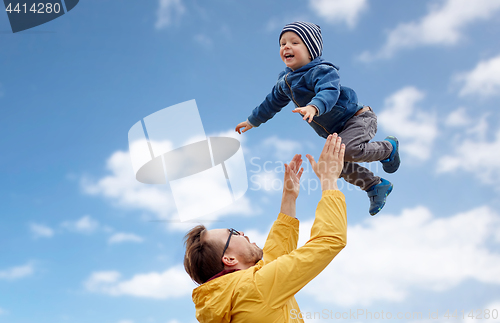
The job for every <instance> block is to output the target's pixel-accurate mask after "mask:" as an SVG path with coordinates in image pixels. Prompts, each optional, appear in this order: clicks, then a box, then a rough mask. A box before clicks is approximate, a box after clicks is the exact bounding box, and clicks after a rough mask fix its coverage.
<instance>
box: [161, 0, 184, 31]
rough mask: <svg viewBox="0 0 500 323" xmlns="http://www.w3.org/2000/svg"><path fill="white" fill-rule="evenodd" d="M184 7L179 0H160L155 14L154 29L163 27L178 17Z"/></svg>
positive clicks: (182, 12)
mask: <svg viewBox="0 0 500 323" xmlns="http://www.w3.org/2000/svg"><path fill="white" fill-rule="evenodd" d="M185 11H186V9H185V8H184V6H183V4H182V2H181V0H160V1H159V7H158V11H157V12H156V15H157V17H158V19H157V20H156V24H155V27H156V29H161V28H164V27H166V26H168V25H170V24H171V23H172V21H173V20H176V19H179V18H180V17H181V16H182V15H183V14H184V12H185Z"/></svg>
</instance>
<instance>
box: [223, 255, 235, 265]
mask: <svg viewBox="0 0 500 323" xmlns="http://www.w3.org/2000/svg"><path fill="white" fill-rule="evenodd" d="M222 263H223V264H224V265H225V266H227V267H234V266H236V265H237V264H238V259H236V258H235V257H231V256H226V255H224V257H222Z"/></svg>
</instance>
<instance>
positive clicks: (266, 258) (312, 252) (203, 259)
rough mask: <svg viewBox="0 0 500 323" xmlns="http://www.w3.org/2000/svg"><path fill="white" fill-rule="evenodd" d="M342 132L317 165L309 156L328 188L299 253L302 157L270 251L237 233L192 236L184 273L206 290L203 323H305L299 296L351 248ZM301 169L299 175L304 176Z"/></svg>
mask: <svg viewBox="0 0 500 323" xmlns="http://www.w3.org/2000/svg"><path fill="white" fill-rule="evenodd" d="M341 142H342V140H341V138H340V137H338V136H337V134H333V135H330V136H329V137H328V139H327V140H326V143H325V146H324V148H323V151H322V152H321V155H320V158H319V160H318V162H317V163H316V161H315V160H314V158H313V157H312V156H310V155H306V157H307V158H308V159H309V162H310V163H311V166H312V169H313V170H314V172H315V173H316V175H317V176H318V178H319V180H320V182H321V188H322V190H323V194H322V197H321V200H320V201H319V203H318V207H317V209H316V219H315V221H314V224H313V226H312V228H311V238H310V240H309V241H308V242H307V243H306V244H305V245H304V246H302V247H300V248H297V241H298V236H299V221H298V220H297V219H296V218H295V201H296V199H297V197H298V195H299V189H300V183H299V181H300V177H301V175H302V172H303V170H304V169H303V168H300V165H301V164H302V159H301V157H300V155H295V157H294V158H293V159H292V161H291V162H290V165H287V164H285V178H284V185H283V197H282V202H281V210H280V214H279V215H278V219H277V220H276V221H275V222H274V224H273V227H272V228H271V231H270V232H269V236H268V237H267V241H266V244H265V246H264V250H262V249H260V248H259V247H257V245H255V244H254V243H250V240H249V238H248V237H246V236H245V234H244V233H243V232H238V231H236V230H234V229H214V230H206V229H205V227H204V226H202V225H199V226H197V227H195V228H193V229H192V230H191V231H189V232H188V233H187V235H186V255H185V257H184V267H185V268H186V271H187V273H188V274H189V275H190V277H191V278H192V279H193V280H194V281H195V282H197V283H198V284H201V285H200V286H199V287H197V288H196V289H195V290H194V291H193V301H194V303H195V306H196V318H197V319H198V321H200V322H206V323H208V322H210V323H218V322H257V323H267V322H303V320H302V319H301V318H300V317H299V316H298V315H297V313H298V312H299V311H300V309H299V306H298V305H297V302H296V301H295V297H294V295H295V294H296V293H297V292H298V291H299V290H300V289H302V287H304V286H305V285H306V284H307V283H308V282H309V281H311V280H312V279H313V278H314V277H316V276H317V275H318V274H319V273H320V272H321V271H322V270H323V269H324V268H325V267H326V266H327V265H328V264H329V263H330V261H332V259H333V258H334V257H335V256H336V255H337V254H338V253H339V252H340V250H342V249H343V248H344V247H345V245H346V233H347V220H346V206H345V198H344V195H343V194H342V193H341V192H340V191H339V190H338V187H337V179H338V178H339V175H340V172H341V170H342V166H343V163H344V151H345V146H344V145H343V144H341ZM299 168H300V170H299Z"/></svg>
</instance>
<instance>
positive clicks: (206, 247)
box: [184, 225, 224, 284]
mask: <svg viewBox="0 0 500 323" xmlns="http://www.w3.org/2000/svg"><path fill="white" fill-rule="evenodd" d="M206 233H207V228H205V226H204V225H197V226H196V227H194V228H192V229H191V230H189V232H188V233H187V234H186V236H185V237H184V244H185V245H186V254H185V255H184V268H185V269H186V272H187V273H188V275H189V276H190V277H191V279H192V280H194V281H195V282H197V283H198V284H203V283H205V282H206V281H207V280H209V279H210V278H211V277H213V276H215V275H217V274H218V273H220V272H221V271H223V270H224V264H223V263H222V259H221V258H222V249H223V246H222V244H220V243H216V242H214V241H206V239H203V236H204V235H205V234H206Z"/></svg>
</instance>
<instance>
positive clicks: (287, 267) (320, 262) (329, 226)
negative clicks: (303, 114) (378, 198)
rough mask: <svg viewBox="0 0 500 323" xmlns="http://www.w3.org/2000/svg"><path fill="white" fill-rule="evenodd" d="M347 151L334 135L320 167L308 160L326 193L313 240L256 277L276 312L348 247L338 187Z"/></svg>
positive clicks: (257, 273)
mask: <svg viewBox="0 0 500 323" xmlns="http://www.w3.org/2000/svg"><path fill="white" fill-rule="evenodd" d="M344 150H345V146H344V145H341V139H340V138H337V136H336V135H334V136H330V137H329V138H328V139H327V143H326V144H325V148H324V149H323V152H322V153H321V156H320V158H319V160H318V162H317V163H316V162H315V161H314V159H313V158H312V157H311V156H309V155H308V156H307V157H308V158H309V160H310V161H311V165H312V167H313V169H314V171H315V173H316V175H317V176H318V178H319V179H320V181H321V185H322V189H323V195H322V198H321V200H320V202H319V203H318V207H317V209H316V219H315V221H314V224H313V227H312V228H311V238H310V240H309V241H308V242H307V243H306V244H305V245H304V246H302V247H300V248H298V249H296V250H294V251H292V252H290V253H289V254H287V255H283V256H281V257H279V258H277V259H276V260H275V261H273V262H270V263H268V264H264V266H262V268H261V269H260V270H258V271H257V272H256V274H255V282H256V285H257V288H258V289H259V292H260V293H261V295H262V296H263V298H264V300H265V301H266V303H267V304H268V305H269V306H271V307H273V308H277V307H280V306H283V304H285V303H286V302H287V301H288V300H289V298H290V297H292V296H294V295H295V294H296V293H297V292H298V291H299V290H300V289H302V288H303V287H304V286H305V285H306V284H307V283H308V282H310V281H311V280H312V279H313V278H314V277H316V276H317V275H318V274H319V273H320V272H321V271H322V270H323V269H324V268H325V267H326V266H327V265H328V264H329V263H330V262H331V261H332V260H333V258H334V257H335V256H336V255H337V254H338V253H339V252H340V251H341V250H342V249H343V248H344V246H345V245H346V236H347V220H346V206H345V198H344V195H343V194H342V193H341V192H340V191H338V189H337V184H336V181H337V179H338V176H339V175H340V171H341V170H342V166H343V154H344Z"/></svg>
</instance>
